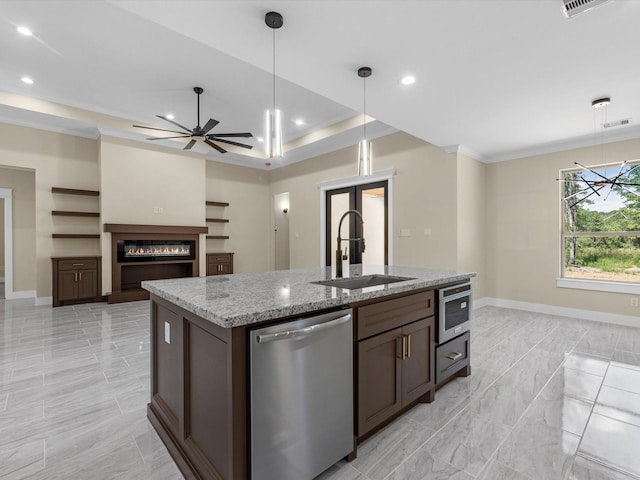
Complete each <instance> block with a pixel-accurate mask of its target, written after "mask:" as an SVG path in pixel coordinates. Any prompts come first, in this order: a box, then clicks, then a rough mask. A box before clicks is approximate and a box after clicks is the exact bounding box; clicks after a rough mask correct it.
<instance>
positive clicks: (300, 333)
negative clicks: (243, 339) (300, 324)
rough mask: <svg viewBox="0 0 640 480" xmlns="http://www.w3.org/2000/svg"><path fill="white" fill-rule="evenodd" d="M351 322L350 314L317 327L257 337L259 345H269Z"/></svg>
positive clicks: (312, 326)
mask: <svg viewBox="0 0 640 480" xmlns="http://www.w3.org/2000/svg"><path fill="white" fill-rule="evenodd" d="M349 320H351V314H350V313H348V314H346V315H344V316H342V317H339V318H336V319H334V320H329V321H328V322H323V323H316V324H315V325H309V326H308V327H304V328H300V329H298V330H287V331H285V332H278V333H266V334H264V335H258V336H257V337H256V340H257V341H258V343H269V342H275V341H277V340H290V339H293V338H298V337H303V336H305V335H310V334H312V333H316V332H321V331H323V330H327V329H329V328H333V327H336V326H338V325H342V324H343V323H346V322H348V321H349Z"/></svg>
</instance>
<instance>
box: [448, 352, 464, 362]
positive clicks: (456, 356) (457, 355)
mask: <svg viewBox="0 0 640 480" xmlns="http://www.w3.org/2000/svg"><path fill="white" fill-rule="evenodd" d="M460 357H462V354H461V353H460V352H451V353H450V354H449V355H447V358H448V359H450V360H458V359H459V358H460Z"/></svg>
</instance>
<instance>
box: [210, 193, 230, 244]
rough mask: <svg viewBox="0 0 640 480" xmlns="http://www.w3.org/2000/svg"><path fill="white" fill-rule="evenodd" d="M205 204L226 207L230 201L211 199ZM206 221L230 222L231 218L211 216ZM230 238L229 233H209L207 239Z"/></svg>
mask: <svg viewBox="0 0 640 480" xmlns="http://www.w3.org/2000/svg"><path fill="white" fill-rule="evenodd" d="M205 204H206V206H207V207H218V208H224V207H228V206H229V203H228V202H213V201H209V200H207V201H206V202H205ZM205 222H206V223H229V219H228V218H219V217H209V218H205ZM218 229H220V228H218ZM216 233H217V232H216ZM228 238H229V235H207V240H227V239H228Z"/></svg>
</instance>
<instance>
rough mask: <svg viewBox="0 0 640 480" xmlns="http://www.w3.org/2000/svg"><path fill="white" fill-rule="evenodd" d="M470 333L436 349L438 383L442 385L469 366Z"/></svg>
mask: <svg viewBox="0 0 640 480" xmlns="http://www.w3.org/2000/svg"><path fill="white" fill-rule="evenodd" d="M470 340H471V335H470V332H466V333H463V334H462V335H460V336H459V337H456V338H454V339H453V340H449V341H448V342H447V343H444V344H442V345H440V346H438V347H436V383H440V382H442V381H444V380H446V379H447V378H449V377H450V376H451V375H453V374H454V373H456V372H457V371H458V370H460V369H461V368H463V367H466V366H467V365H469V354H470V352H469V344H470V343H471V342H470Z"/></svg>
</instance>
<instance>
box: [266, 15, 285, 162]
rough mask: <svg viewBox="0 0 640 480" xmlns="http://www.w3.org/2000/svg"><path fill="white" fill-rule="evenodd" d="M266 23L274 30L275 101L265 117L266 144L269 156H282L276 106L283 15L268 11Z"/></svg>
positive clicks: (279, 119) (280, 133)
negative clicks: (277, 53)
mask: <svg viewBox="0 0 640 480" xmlns="http://www.w3.org/2000/svg"><path fill="white" fill-rule="evenodd" d="M264 23H266V24H267V26H268V27H269V28H271V29H272V30H273V77H272V78H273V83H272V87H273V97H272V100H273V103H272V108H271V109H270V110H267V113H266V119H265V126H266V132H265V146H266V154H267V157H269V158H281V157H282V119H281V114H280V110H278V109H277V108H276V30H277V29H279V28H280V27H282V25H283V23H284V22H283V20H282V15H280V14H279V13H278V12H268V13H267V14H266V15H265V16H264Z"/></svg>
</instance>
